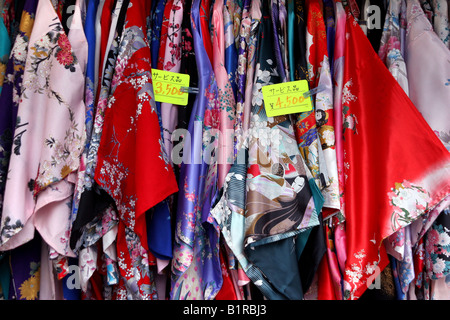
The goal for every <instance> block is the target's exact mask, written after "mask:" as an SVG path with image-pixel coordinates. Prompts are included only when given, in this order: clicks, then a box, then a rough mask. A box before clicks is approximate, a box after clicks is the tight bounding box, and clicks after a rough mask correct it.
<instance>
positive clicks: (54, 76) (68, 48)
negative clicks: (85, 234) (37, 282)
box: [1, 1, 86, 256]
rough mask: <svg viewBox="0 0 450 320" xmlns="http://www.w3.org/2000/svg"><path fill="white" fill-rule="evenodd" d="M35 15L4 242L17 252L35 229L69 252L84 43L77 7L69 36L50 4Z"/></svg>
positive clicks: (80, 142) (81, 139) (80, 128)
mask: <svg viewBox="0 0 450 320" xmlns="http://www.w3.org/2000/svg"><path fill="white" fill-rule="evenodd" d="M77 8H79V7H77ZM36 16H37V17H39V19H36V22H35V24H34V26H33V32H32V34H31V38H30V45H29V54H28V56H27V60H26V65H25V73H24V79H23V91H22V94H21V100H20V102H19V109H18V114H17V125H16V131H15V135H14V140H15V145H16V148H15V150H14V153H13V154H12V155H11V162H10V166H9V170H10V172H9V173H8V181H7V184H6V190H5V202H4V209H3V216H2V225H1V230H2V231H1V244H2V249H12V248H14V247H17V246H19V245H21V244H23V243H26V242H28V241H29V240H31V239H32V238H33V235H34V230H35V228H36V229H37V230H38V231H39V232H40V234H41V235H42V237H43V239H44V240H45V241H46V242H47V243H48V244H49V245H50V246H51V247H52V248H53V249H54V250H55V251H56V252H58V253H59V254H61V255H63V256H71V255H73V253H72V252H71V250H70V248H69V247H68V241H67V240H68V237H69V234H70V229H69V228H70V227H69V226H68V222H69V219H68V218H69V216H70V213H69V215H67V209H68V208H69V206H67V203H69V204H70V201H71V197H72V195H73V187H74V182H75V176H76V172H77V170H78V167H79V158H80V155H81V151H82V150H83V145H84V140H85V130H84V117H85V106H84V99H83V92H84V88H83V87H84V71H85V60H86V52H85V49H86V43H85V38H84V33H83V31H82V25H81V16H80V11H79V10H75V13H74V18H73V20H72V29H71V33H70V37H69V38H68V37H67V35H66V34H65V33H64V32H63V28H62V25H61V23H60V22H59V18H58V16H57V15H56V12H55V10H54V8H53V7H52V5H51V3H50V2H49V1H41V2H39V4H38V8H37V12H36ZM55 21H56V22H55ZM72 43H73V44H74V45H73V46H72ZM61 79H63V80H61ZM69 84H70V85H69ZM67 88H70V90H69V91H68V90H67ZM36 105H38V106H41V108H40V109H36ZM39 110H40V111H39ZM36 155H39V156H36ZM31 217H33V219H31ZM19 231H20V233H19Z"/></svg>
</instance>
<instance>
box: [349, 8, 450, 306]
mask: <svg viewBox="0 0 450 320" xmlns="http://www.w3.org/2000/svg"><path fill="white" fill-rule="evenodd" d="M346 30H347V35H346V44H345V47H346V48H345V67H344V79H343V92H342V110H343V141H342V143H343V150H344V167H345V169H344V177H345V182H344V184H345V189H344V190H345V191H344V203H345V216H346V222H345V224H346V225H345V226H346V238H347V244H346V253H347V261H346V263H345V270H344V272H343V273H344V274H343V276H344V288H343V289H344V298H345V299H358V298H359V297H361V295H362V294H363V292H364V291H365V290H366V289H367V288H368V286H370V285H371V284H372V282H373V281H374V280H375V278H376V276H377V275H378V274H379V273H380V272H381V271H382V270H383V269H384V268H385V267H386V265H387V264H388V262H389V260H388V256H387V254H386V252H385V249H384V244H383V240H384V239H386V238H387V237H389V236H390V235H392V234H393V233H395V232H396V231H398V230H399V229H401V228H403V227H405V226H407V225H408V224H410V223H411V222H413V221H414V220H415V219H417V218H418V217H420V216H421V215H423V214H426V213H427V212H428V211H429V210H430V209H432V208H433V207H435V206H436V205H437V204H438V203H439V202H440V201H441V200H442V199H443V198H444V197H445V196H446V195H448V194H449V192H450V154H449V152H448V151H447V150H446V149H445V147H444V146H443V144H442V142H441V141H440V140H439V139H438V138H437V136H436V135H435V134H434V132H433V131H432V130H431V128H430V127H429V125H428V124H427V122H426V121H425V120H424V118H423V117H422V115H421V114H420V113H419V112H418V111H417V109H416V107H415V106H414V104H413V103H412V102H411V100H410V99H409V98H408V96H407V95H406V94H405V92H404V91H403V89H402V88H401V87H400V85H399V84H398V83H397V81H396V80H395V79H394V78H393V77H392V76H391V74H390V72H389V71H388V69H387V68H386V67H385V66H384V65H383V62H382V61H381V60H380V59H379V58H378V56H377V55H376V53H375V51H374V50H373V49H372V46H371V44H370V42H369V40H368V39H367V37H366V36H365V35H364V33H363V31H362V29H361V28H360V27H359V25H358V24H357V22H356V21H355V19H354V18H353V16H352V15H351V14H350V13H348V15H347V25H346Z"/></svg>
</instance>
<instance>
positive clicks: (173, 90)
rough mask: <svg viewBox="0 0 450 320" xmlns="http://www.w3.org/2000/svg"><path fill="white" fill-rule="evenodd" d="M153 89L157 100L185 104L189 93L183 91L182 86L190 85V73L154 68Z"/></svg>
mask: <svg viewBox="0 0 450 320" xmlns="http://www.w3.org/2000/svg"><path fill="white" fill-rule="evenodd" d="M152 79H153V91H154V93H155V101H158V102H167V103H172V104H178V105H182V106H185V105H187V104H188V97H189V93H187V92H182V91H181V87H189V80H190V77H189V75H188V74H181V73H176V72H170V71H164V70H158V69H152Z"/></svg>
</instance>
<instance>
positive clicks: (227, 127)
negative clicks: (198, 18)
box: [212, 1, 235, 189]
mask: <svg viewBox="0 0 450 320" xmlns="http://www.w3.org/2000/svg"><path fill="white" fill-rule="evenodd" d="M223 10H224V6H223V3H221V2H220V1H216V2H215V3H214V7H213V15H212V20H213V21H212V25H213V31H212V33H213V35H212V39H213V43H212V44H213V69H214V75H215V77H216V81H217V88H218V99H219V106H220V109H219V114H218V115H217V116H218V117H219V141H218V143H217V161H218V168H217V169H218V172H217V173H218V184H217V187H218V188H219V189H220V188H222V186H223V183H224V181H225V176H226V175H227V173H228V171H229V169H230V167H231V164H232V163H233V160H234V154H235V149H234V132H233V131H234V122H235V99H234V92H233V88H232V85H231V81H232V80H229V77H228V73H227V70H226V69H225V30H224V19H223ZM228 32H229V31H228ZM228 37H230V36H229V35H228ZM232 39H233V42H232V44H231V45H232V46H233V47H234V37H232ZM217 116H216V117H217Z"/></svg>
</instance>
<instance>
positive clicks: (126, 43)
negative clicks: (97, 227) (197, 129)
mask: <svg viewBox="0 0 450 320" xmlns="http://www.w3.org/2000/svg"><path fill="white" fill-rule="evenodd" d="M149 10H150V7H149V4H148V3H147V4H144V3H142V2H140V1H133V0H131V1H130V3H129V4H128V7H127V12H126V20H125V25H124V29H123V32H122V37H121V40H120V44H119V47H118V55H117V59H116V66H115V68H114V76H113V79H112V85H111V93H110V95H109V97H108V105H107V107H106V109H105V114H104V126H103V132H102V136H101V140H100V145H99V149H98V165H97V167H96V171H95V181H96V182H97V183H98V184H99V186H100V187H101V188H102V189H104V190H105V191H106V192H107V193H108V194H109V196H110V197H111V198H112V199H113V200H114V203H115V206H116V208H117V213H118V215H119V219H120V220H119V225H118V227H119V228H118V234H117V259H118V266H119V271H120V280H119V285H118V286H119V287H118V289H117V292H116V294H117V298H118V299H131V298H132V299H155V298H156V296H155V292H156V290H155V283H154V281H153V276H154V275H153V274H152V271H151V270H150V268H149V266H150V265H149V262H150V261H149V253H148V244H147V234H146V223H145V212H146V211H147V210H149V209H150V208H152V207H153V206H155V205H156V204H158V203H159V202H161V201H162V200H164V199H165V198H167V197H168V196H169V195H171V194H172V193H174V192H176V191H177V185H176V183H175V179H174V174H173V171H172V168H171V166H170V165H169V163H168V159H167V156H166V154H165V151H164V147H163V142H162V139H161V134H160V128H159V125H158V123H159V122H158V115H157V112H156V105H155V101H154V98H153V88H152V82H151V55H150V47H149V44H148V40H147V30H146V28H147V26H146V13H147V12H149ZM130 88H133V89H134V90H130ZM131 102H132V103H131ZM143 146H145V147H143ZM149 158H151V159H154V160H153V165H152V166H151V167H149V166H147V165H146V164H145V163H146V160H147V159H149ZM136 159H140V161H135V160H136ZM111 181H113V183H111ZM151 181H161V182H164V183H160V184H158V186H157V188H156V189H155V188H154V185H153V187H152V184H151Z"/></svg>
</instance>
